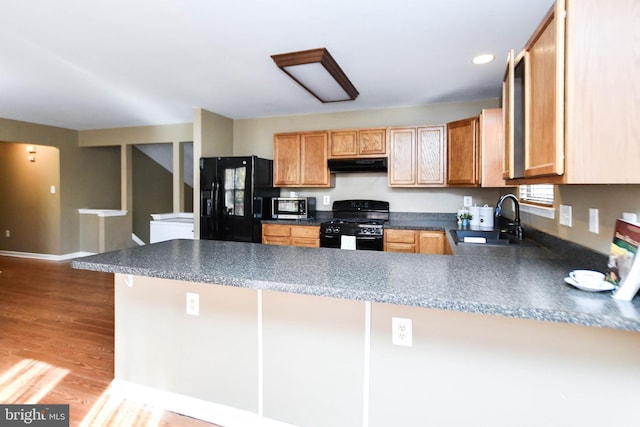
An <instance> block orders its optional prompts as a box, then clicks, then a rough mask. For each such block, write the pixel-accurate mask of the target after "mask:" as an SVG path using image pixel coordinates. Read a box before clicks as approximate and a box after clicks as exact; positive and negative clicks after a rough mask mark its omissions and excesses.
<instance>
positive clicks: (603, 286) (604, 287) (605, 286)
mask: <svg viewBox="0 0 640 427" xmlns="http://www.w3.org/2000/svg"><path fill="white" fill-rule="evenodd" d="M564 281H565V282H567V283H568V284H570V285H571V286H573V287H575V288H578V289H580V290H583V291H587V292H602V291H610V290H611V289H613V288H615V286H614V285H613V283H609V282H607V281H606V280H603V281H602V282H600V283H598V284H597V285H596V286H587V285H581V284H580V283H578V282H576V281H575V280H573V279H572V278H571V277H565V278H564Z"/></svg>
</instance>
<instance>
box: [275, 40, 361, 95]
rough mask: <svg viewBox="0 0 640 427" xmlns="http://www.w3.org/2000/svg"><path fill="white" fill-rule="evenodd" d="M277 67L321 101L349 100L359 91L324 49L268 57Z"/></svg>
mask: <svg viewBox="0 0 640 427" xmlns="http://www.w3.org/2000/svg"><path fill="white" fill-rule="evenodd" d="M271 58H272V59H273V61H274V62H275V63H276V65H277V66H278V67H279V68H280V69H281V70H282V71H284V72H285V73H287V74H288V75H289V77H291V78H292V79H293V80H295V81H296V82H297V83H298V84H299V85H300V86H302V87H303V88H305V89H306V90H307V91H308V92H309V93H310V94H312V95H313V96H315V97H316V98H318V99H319V100H320V101H321V102H340V101H352V100H354V99H356V98H357V97H358V91H357V89H356V88H355V87H354V86H353V84H352V83H351V81H350V80H349V78H348V77H347V76H346V74H344V72H343V71H342V69H341V68H340V66H339V65H338V63H337V62H336V61H335V60H334V59H333V57H332V56H331V54H329V51H328V50H327V49H325V48H320V49H311V50H304V51H300V52H291V53H283V54H279V55H271Z"/></svg>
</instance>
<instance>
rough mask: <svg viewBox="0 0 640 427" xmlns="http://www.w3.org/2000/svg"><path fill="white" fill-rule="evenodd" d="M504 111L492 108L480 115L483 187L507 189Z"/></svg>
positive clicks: (481, 181)
mask: <svg viewBox="0 0 640 427" xmlns="http://www.w3.org/2000/svg"><path fill="white" fill-rule="evenodd" d="M502 118H503V115H502V109H501V108H492V109H487V110H482V112H481V113H480V122H479V128H480V140H479V144H480V153H481V156H480V159H481V161H480V175H481V179H480V184H481V185H482V186H483V187H505V186H506V184H505V182H504V179H503V178H502V176H503V169H504V168H503V156H504V152H505V148H504V145H505V143H504V128H503V125H502Z"/></svg>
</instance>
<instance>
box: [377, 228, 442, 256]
mask: <svg viewBox="0 0 640 427" xmlns="http://www.w3.org/2000/svg"><path fill="white" fill-rule="evenodd" d="M384 250H385V251H387V252H407V253H416V254H434V255H449V254H451V250H450V249H449V243H448V242H447V239H446V236H445V234H444V231H435V230H400V229H386V230H384Z"/></svg>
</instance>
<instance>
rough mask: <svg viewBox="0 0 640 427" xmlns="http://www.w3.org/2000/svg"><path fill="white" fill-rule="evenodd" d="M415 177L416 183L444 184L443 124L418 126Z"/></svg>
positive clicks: (444, 146)
mask: <svg viewBox="0 0 640 427" xmlns="http://www.w3.org/2000/svg"><path fill="white" fill-rule="evenodd" d="M417 132H418V135H417V147H416V149H417V165H416V166H417V175H416V176H417V179H416V183H417V184H418V185H427V186H432V185H438V186H441V185H442V186H443V185H444V184H445V173H444V170H445V151H446V145H445V135H444V126H429V127H421V128H418V131H417Z"/></svg>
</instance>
